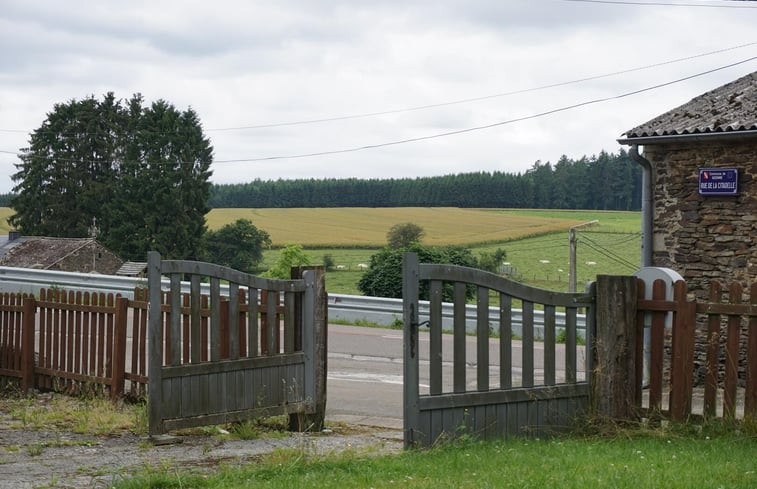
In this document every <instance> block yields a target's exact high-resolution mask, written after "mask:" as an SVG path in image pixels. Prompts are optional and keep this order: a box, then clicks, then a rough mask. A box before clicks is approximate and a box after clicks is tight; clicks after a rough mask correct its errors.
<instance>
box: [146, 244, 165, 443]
mask: <svg viewBox="0 0 757 489" xmlns="http://www.w3.org/2000/svg"><path fill="white" fill-rule="evenodd" d="M160 268H161V267H160V254H159V253H157V252H154V251H150V252H148V253H147V283H148V287H149V297H150V304H152V305H153V306H156V305H158V304H161V296H162V293H161V290H160V281H161V269H160ZM148 314H149V328H148V348H149V355H148V356H149V362H148V377H149V379H150V385H151V386H152V388H150V389H149V390H148V391H147V392H148V405H147V409H148V418H149V432H150V435H156V434H160V433H163V432H164V431H165V425H164V423H163V388H162V385H163V381H162V377H161V374H162V372H161V370H162V368H161V367H162V365H163V324H162V321H161V319H162V317H161V316H162V314H161V311H160V308H159V307H151V308H150V309H149V311H148Z"/></svg>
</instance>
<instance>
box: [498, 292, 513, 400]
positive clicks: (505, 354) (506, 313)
mask: <svg viewBox="0 0 757 489" xmlns="http://www.w3.org/2000/svg"><path fill="white" fill-rule="evenodd" d="M512 301H513V299H512V297H511V296H509V295H507V294H505V293H500V294H499V387H500V389H509V388H510V387H512V385H513V329H512V310H513V302H512Z"/></svg>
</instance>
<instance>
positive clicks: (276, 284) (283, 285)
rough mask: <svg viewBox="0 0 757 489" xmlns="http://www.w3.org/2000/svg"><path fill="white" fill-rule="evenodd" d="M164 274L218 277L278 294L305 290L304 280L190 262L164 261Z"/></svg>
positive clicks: (162, 266) (162, 264)
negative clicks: (270, 276) (280, 278)
mask: <svg viewBox="0 0 757 489" xmlns="http://www.w3.org/2000/svg"><path fill="white" fill-rule="evenodd" d="M161 269H162V272H163V273H164V274H166V275H171V274H179V275H181V274H187V275H202V276H208V277H216V278H218V279H219V280H223V281H225V282H229V283H236V284H239V285H243V286H246V287H253V288H256V289H265V290H274V291H278V292H286V291H290V292H302V291H304V290H305V282H304V280H296V279H295V280H279V279H271V278H265V277H259V276H257V275H250V274H248V273H244V272H240V271H238V270H234V269H232V268H228V267H225V266H223V265H216V264H213V263H205V262H195V261H190V260H163V261H162V262H161Z"/></svg>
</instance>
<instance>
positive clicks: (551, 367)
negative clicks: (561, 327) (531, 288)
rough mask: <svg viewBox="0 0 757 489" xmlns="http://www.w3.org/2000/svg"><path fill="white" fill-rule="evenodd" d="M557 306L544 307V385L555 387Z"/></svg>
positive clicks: (548, 305)
mask: <svg viewBox="0 0 757 489" xmlns="http://www.w3.org/2000/svg"><path fill="white" fill-rule="evenodd" d="M555 340H556V338H555V306H553V305H551V304H547V305H545V306H544V385H555V374H556V370H557V367H556V365H555Z"/></svg>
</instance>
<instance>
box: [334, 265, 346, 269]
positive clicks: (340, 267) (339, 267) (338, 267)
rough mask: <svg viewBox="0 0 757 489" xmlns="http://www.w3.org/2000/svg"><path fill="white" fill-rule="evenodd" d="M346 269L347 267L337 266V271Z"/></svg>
mask: <svg viewBox="0 0 757 489" xmlns="http://www.w3.org/2000/svg"><path fill="white" fill-rule="evenodd" d="M346 268H347V267H345V266H344V265H337V266H336V269H337V270H345V269H346Z"/></svg>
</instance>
